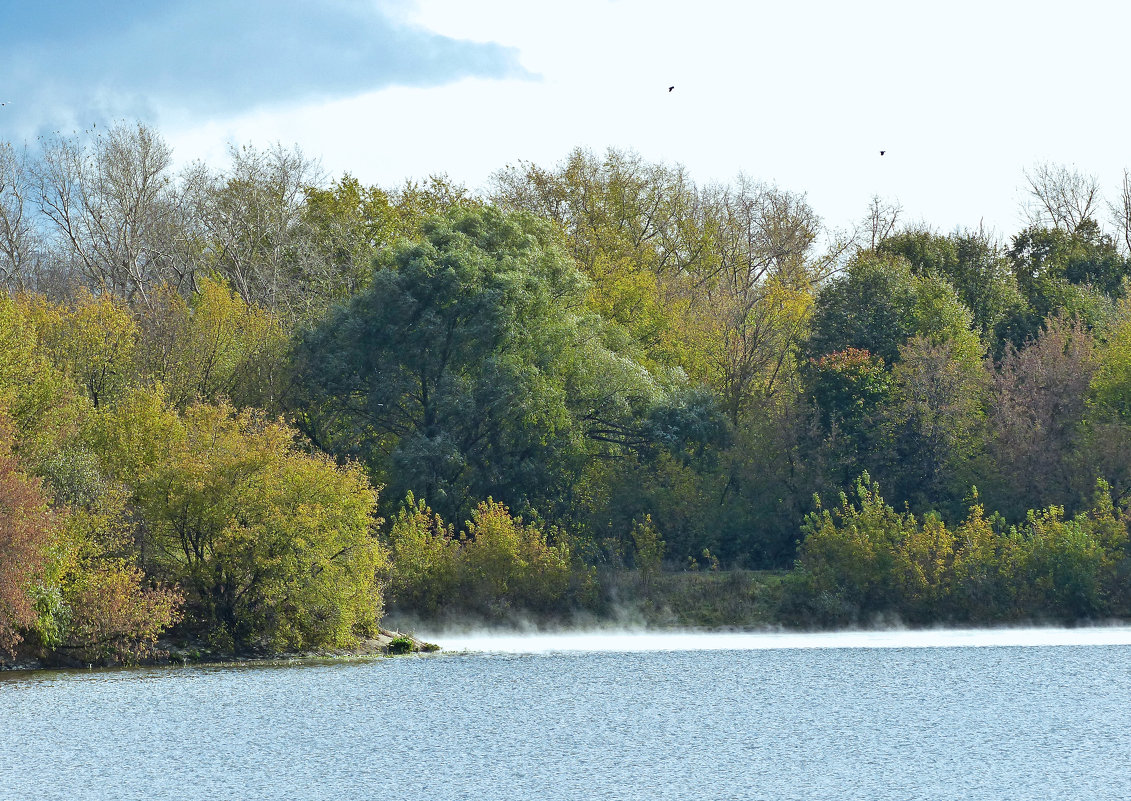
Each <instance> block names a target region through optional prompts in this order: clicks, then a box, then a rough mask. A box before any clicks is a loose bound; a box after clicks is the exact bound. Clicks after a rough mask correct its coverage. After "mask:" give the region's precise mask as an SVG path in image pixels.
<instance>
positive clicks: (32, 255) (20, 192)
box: [0, 142, 44, 292]
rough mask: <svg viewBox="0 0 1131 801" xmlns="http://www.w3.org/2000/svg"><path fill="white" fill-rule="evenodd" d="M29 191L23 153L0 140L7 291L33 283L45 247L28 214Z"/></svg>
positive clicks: (0, 235) (0, 248)
mask: <svg viewBox="0 0 1131 801" xmlns="http://www.w3.org/2000/svg"><path fill="white" fill-rule="evenodd" d="M31 191H32V179H31V175H30V171H29V169H28V162H27V157H26V154H25V153H22V152H21V153H18V152H16V150H15V149H14V148H13V147H12V146H11V144H9V143H8V142H0V287H4V288H7V289H8V290H10V291H17V292H18V291H22V290H26V289H30V288H31V287H32V286H33V285H34V282H35V278H36V275H37V274H38V272H39V270H38V268H39V263H40V260H41V259H42V255H43V251H44V243H43V241H42V237H41V236H40V235H39V232H38V231H37V230H36V229H35V227H34V226H33V225H32V221H31V218H30V215H29V212H30V211H31V210H32V207H31V202H30V201H29V198H30V196H31Z"/></svg>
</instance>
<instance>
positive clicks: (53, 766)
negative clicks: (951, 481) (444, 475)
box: [0, 628, 1131, 801]
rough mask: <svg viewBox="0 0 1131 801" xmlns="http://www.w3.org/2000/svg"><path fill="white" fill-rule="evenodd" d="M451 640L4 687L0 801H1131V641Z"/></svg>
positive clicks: (1095, 635) (962, 636)
mask: <svg viewBox="0 0 1131 801" xmlns="http://www.w3.org/2000/svg"><path fill="white" fill-rule="evenodd" d="M440 642H441V644H442V645H445V646H447V647H449V648H455V649H465V650H461V651H459V652H455V653H447V654H442V655H438V656H433V657H403V658H396V659H377V660H373V661H366V662H349V663H336V664H304V665H289V666H255V667H248V666H222V667H209V668H166V669H137V670H118V671H75V672H41V673H10V674H0V799H24V798H26V799H103V798H105V799H118V798H121V799H132V798H136V799H193V798H208V799H226V798H233V799H234V798H241V799H242V798H246V799H338V798H341V799H355V798H356V799H368V798H413V799H417V798H419V799H426V798H427V799H467V798H476V799H579V798H585V799H597V798H626V799H627V798H640V799H677V798H696V799H703V798H706V799H714V798H742V799H959V798H961V799H992V800H993V801H1005V800H1006V799H1089V800H1090V799H1120V798H1131V759H1129V758H1131V727H1129V726H1128V720H1129V719H1131V715H1129V710H1131V629H1126V628H1121V629H1088V630H1078V631H1069V632H1055V631H1045V632H990V633H986V632H947V633H932V634H912V633H894V634H856V635H807V636H798V635H678V636H672V635H654V634H653V635H637V636H626V635H616V636H613V635H571V636H562V637H556V638H491V639H483V638H473V637H467V638H449V639H448V640H447V641H445V639H444V638H442V637H441V638H440ZM665 648H667V649H671V648H675V649H677V650H665Z"/></svg>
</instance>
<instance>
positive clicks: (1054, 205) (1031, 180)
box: [1025, 163, 1100, 232]
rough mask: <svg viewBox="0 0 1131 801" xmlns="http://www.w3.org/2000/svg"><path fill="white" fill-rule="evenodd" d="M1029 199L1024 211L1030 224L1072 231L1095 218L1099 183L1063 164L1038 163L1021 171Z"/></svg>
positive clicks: (1091, 176)
mask: <svg viewBox="0 0 1131 801" xmlns="http://www.w3.org/2000/svg"><path fill="white" fill-rule="evenodd" d="M1025 181H1026V182H1027V183H1028V184H1029V187H1028V194H1029V199H1028V202H1027V203H1026V204H1025V213H1026V216H1027V217H1028V220H1029V223H1030V224H1031V225H1040V226H1051V227H1053V228H1060V229H1062V230H1065V231H1069V232H1072V231H1075V230H1076V229H1077V228H1078V227H1079V225H1080V223H1081V222H1083V221H1084V220H1086V219H1092V220H1094V219H1095V213H1096V210H1097V209H1098V207H1099V204H1100V189H1099V182H1098V181H1097V180H1096V178H1095V176H1093V175H1084V174H1083V173H1080V172H1078V171H1077V170H1075V169H1070V168H1068V167H1066V166H1064V165H1063V164H1048V163H1045V164H1038V165H1036V166H1035V167H1033V168H1032V169H1029V170H1025Z"/></svg>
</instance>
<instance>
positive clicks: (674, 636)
mask: <svg viewBox="0 0 1131 801" xmlns="http://www.w3.org/2000/svg"><path fill="white" fill-rule="evenodd" d="M422 636H423V637H424V639H426V640H428V641H429V642H434V643H437V644H438V645H439V646H440V647H441V648H442V649H444V650H445V651H456V652H468V653H503V654H547V653H571V652H608V653H641V652H651V651H768V650H783V649H822V648H978V647H1038V646H1085V645H1131V626H1096V627H1088V628H1073V629H1064V628H1000V629H930V630H906V629H887V630H882V631H834V632H805V633H799V632H697V631H645V630H625V631H607V630H599V631H588V632H586V631H575V632H558V633H529V634H524V633H518V634H516V633H503V632H479V633H476V632H472V633H453V634H446V633H443V632H438V633H434V634H427V633H426V634H423V635H422Z"/></svg>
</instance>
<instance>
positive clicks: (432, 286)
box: [299, 209, 721, 519]
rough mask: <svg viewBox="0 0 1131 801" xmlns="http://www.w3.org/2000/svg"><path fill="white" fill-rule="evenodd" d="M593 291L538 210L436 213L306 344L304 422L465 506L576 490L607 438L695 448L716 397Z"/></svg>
mask: <svg viewBox="0 0 1131 801" xmlns="http://www.w3.org/2000/svg"><path fill="white" fill-rule="evenodd" d="M586 289H587V282H586V279H585V278H584V277H583V276H582V275H581V273H580V272H579V271H578V270H577V268H576V266H575V265H574V262H573V261H572V259H571V258H570V257H569V256H568V255H567V254H566V253H565V251H564V250H563V249H561V248H560V247H559V245H558V243H557V240H556V235H555V233H554V229H553V228H552V227H551V226H550V225H548V224H547V223H545V222H544V221H539V220H537V219H536V218H534V217H532V216H530V215H526V214H504V213H502V212H499V211H497V210H494V209H478V210H458V211H455V212H453V213H452V214H449V215H447V216H446V217H442V218H436V219H434V220H432V221H430V222H427V223H425V224H424V226H423V228H422V237H421V239H420V240H419V241H412V242H405V243H403V244H402V245H401V246H400V247H397V248H394V249H392V250H390V251H389V252H387V253H386V254H384V255H382V256H381V257H379V258H378V260H377V261H376V262H375V271H374V275H373V278H372V280H371V282H370V284H369V286H368V287H367V289H366V290H365V291H364V292H362V293H361V294H359V295H357V296H356V297H355V298H354V299H353V300H352V301H351V302H350V303H349V305H347V306H342V307H339V308H338V309H337V310H336V311H335V312H334V313H333V314H331V315H330V316H329V317H328V318H327V319H326V320H325V322H323V323H322V324H321V325H319V326H318V327H317V328H316V329H314V330H313V331H311V332H309V334H308V335H307V336H306V337H305V338H304V340H303V341H302V342H301V344H300V347H299V360H300V374H301V376H302V379H303V380H302V384H303V386H304V387H305V388H306V389H305V391H306V393H307V396H306V397H307V400H306V403H305V404H304V411H303V414H304V417H305V422H304V425H305V427H306V428H307V430H308V432H309V434H310V435H311V437H312V438H313V439H314V440H315V441H316V442H318V443H319V444H320V445H321V446H323V447H324V448H326V449H328V450H330V451H332V452H337V453H348V454H351V455H354V456H357V457H359V458H361V459H363V460H364V461H365V462H366V463H367V464H368V465H369V467H370V469H371V471H372V473H373V475H374V476H375V478H376V479H377V480H378V481H381V482H383V483H385V484H386V485H388V486H389V494H391V495H392V496H393V497H397V496H400V497H403V495H404V494H405V493H407V492H409V491H413V492H415V493H417V494H418V495H420V496H423V497H425V498H427V499H428V501H429V503H431V504H432V505H433V506H434V507H435V508H436V509H437V510H439V511H441V512H442V513H443V514H444V515H445V516H446V517H450V518H453V519H458V518H457V515H459V514H466V513H467V512H468V510H469V509H470V508H472V507H473V506H474V504H475V503H476V502H477V501H478V500H479V499H482V498H485V497H488V496H491V497H495V498H497V499H502V500H505V501H506V502H507V503H509V504H511V505H512V506H513V507H515V508H516V509H520V510H521V509H523V508H530V507H534V508H538V509H540V510H546V509H547V507H548V506H551V505H553V504H555V503H562V502H563V501H566V502H568V499H569V498H570V494H571V490H570V488H571V487H572V486H573V485H574V483H575V482H576V481H577V480H578V478H579V477H580V475H581V472H582V471H583V469H584V466H585V464H586V463H587V461H588V459H589V457H590V456H592V455H594V453H595V452H597V451H602V452H605V453H616V454H621V455H624V454H627V453H631V452H645V451H647V450H649V449H650V448H661V447H666V448H668V449H673V448H682V447H686V445H687V441H686V440H687V438H686V437H685V436H683V435H682V433H681V432H682V431H683V430H685V429H686V428H687V427H688V426H686V425H684V423H685V421H686V422H687V423H688V424H689V425H691V426H695V427H697V431H698V432H701V431H702V430H703V425H704V424H703V420H704V417H706V418H707V419H708V420H710V419H712V418H711V412H710V409H707V410H704V409H703V408H702V404H698V405H697V403H696V402H695V401H696V399H695V396H694V395H693V394H692V393H689V392H686V391H684V387H683V384H682V382H681V380H680V378H679V374H677V373H676V374H671V375H661V374H657V373H656V372H654V371H649V370H647V369H645V368H644V367H642V366H641V365H640V364H639V362H637V361H636V360H635V359H634V358H632V354H631V353H630V352H629V351H628V350H627V346H626V344H625V337H623V335H619V334H618V332H617V330H616V329H615V328H614V327H612V326H609V325H607V324H605V323H604V322H603V321H602V320H601V319H600V317H599V316H597V315H596V314H594V313H592V312H591V311H589V310H588V308H587V306H586V304H585V291H586ZM708 406H709V404H708ZM719 425H721V424H719ZM708 428H710V425H708ZM712 433H714V432H712ZM697 435H698V434H697Z"/></svg>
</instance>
